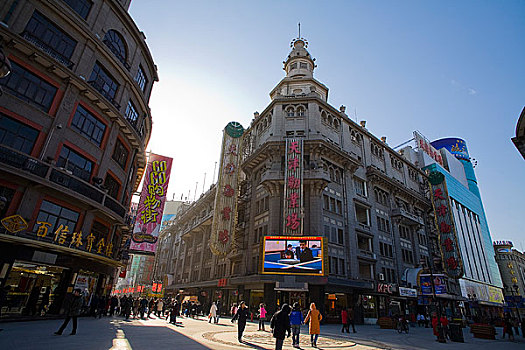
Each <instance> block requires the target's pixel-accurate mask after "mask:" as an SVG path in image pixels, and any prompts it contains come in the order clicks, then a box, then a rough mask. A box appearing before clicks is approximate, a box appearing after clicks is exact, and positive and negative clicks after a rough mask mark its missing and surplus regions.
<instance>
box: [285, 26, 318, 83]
mask: <svg viewBox="0 0 525 350" xmlns="http://www.w3.org/2000/svg"><path fill="white" fill-rule="evenodd" d="M290 47H291V48H292V51H291V52H290V54H289V55H288V58H287V59H286V61H285V62H283V63H284V70H285V71H286V76H287V77H289V78H298V77H309V78H311V77H313V72H314V69H315V67H316V65H315V59H313V58H312V56H311V55H310V53H309V52H308V50H306V48H307V47H308V41H307V40H306V39H304V38H302V37H300V36H299V37H297V38H295V39H293V40H292V42H291V43H290Z"/></svg>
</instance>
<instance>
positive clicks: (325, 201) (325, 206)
mask: <svg viewBox="0 0 525 350" xmlns="http://www.w3.org/2000/svg"><path fill="white" fill-rule="evenodd" d="M323 209H324V210H330V197H328V196H327V195H326V194H323Z"/></svg>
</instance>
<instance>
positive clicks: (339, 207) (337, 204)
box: [335, 201, 343, 214]
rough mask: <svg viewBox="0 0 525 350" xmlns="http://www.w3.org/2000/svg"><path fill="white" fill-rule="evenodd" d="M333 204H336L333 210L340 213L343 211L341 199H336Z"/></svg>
mask: <svg viewBox="0 0 525 350" xmlns="http://www.w3.org/2000/svg"><path fill="white" fill-rule="evenodd" d="M335 204H336V207H335V212H336V213H337V214H342V213H343V202H341V201H336V202H335Z"/></svg>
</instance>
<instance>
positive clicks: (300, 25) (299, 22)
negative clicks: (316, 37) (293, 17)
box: [297, 22, 301, 39]
mask: <svg viewBox="0 0 525 350" xmlns="http://www.w3.org/2000/svg"><path fill="white" fill-rule="evenodd" d="M298 25H299V36H298V37H297V39H299V38H300V37H301V22H299V23H298Z"/></svg>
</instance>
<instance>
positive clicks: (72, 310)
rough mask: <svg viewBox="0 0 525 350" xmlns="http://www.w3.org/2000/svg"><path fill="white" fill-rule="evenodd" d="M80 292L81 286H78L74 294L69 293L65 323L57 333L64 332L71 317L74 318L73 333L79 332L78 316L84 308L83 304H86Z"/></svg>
mask: <svg viewBox="0 0 525 350" xmlns="http://www.w3.org/2000/svg"><path fill="white" fill-rule="evenodd" d="M80 292H81V290H80V288H77V289H75V290H74V291H73V294H68V295H67V296H66V299H65V300H64V311H65V314H66V319H65V320H64V323H62V326H60V328H59V329H58V331H56V332H55V334H56V335H62V332H63V331H64V329H65V328H66V327H67V324H68V323H69V320H71V319H73V330H72V331H71V335H75V334H77V317H78V315H80V310H81V309H82V305H83V304H84V301H83V299H82V296H81V295H80Z"/></svg>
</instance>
